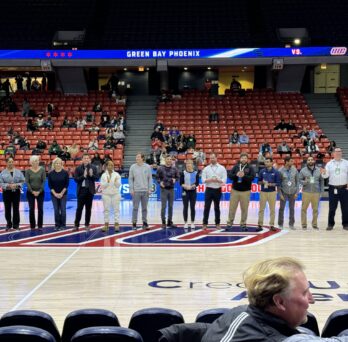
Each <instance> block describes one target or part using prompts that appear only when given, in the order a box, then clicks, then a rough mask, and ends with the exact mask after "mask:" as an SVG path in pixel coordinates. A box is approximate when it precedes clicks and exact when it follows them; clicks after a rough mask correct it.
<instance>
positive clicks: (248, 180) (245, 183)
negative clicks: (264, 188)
mask: <svg viewBox="0 0 348 342" xmlns="http://www.w3.org/2000/svg"><path fill="white" fill-rule="evenodd" d="M240 165H241V164H240V163H238V164H237V165H235V166H233V168H232V170H231V171H229V172H228V177H229V178H230V179H231V181H232V182H233V189H235V190H237V191H250V190H251V184H252V182H253V179H254V178H255V175H256V174H255V170H254V168H253V167H252V166H251V165H250V164H248V163H247V164H246V165H245V167H244V169H243V171H244V177H243V178H242V179H241V182H238V177H237V173H238V172H239V171H240ZM242 168H243V167H242Z"/></svg>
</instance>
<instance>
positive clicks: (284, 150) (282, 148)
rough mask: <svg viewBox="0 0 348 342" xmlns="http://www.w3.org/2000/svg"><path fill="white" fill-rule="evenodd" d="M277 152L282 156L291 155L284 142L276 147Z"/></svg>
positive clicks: (289, 148)
mask: <svg viewBox="0 0 348 342" xmlns="http://www.w3.org/2000/svg"><path fill="white" fill-rule="evenodd" d="M277 152H278V153H279V154H280V155H281V156H282V155H283V154H288V155H290V156H291V155H292V150H291V147H290V146H289V145H288V144H287V143H286V141H285V140H284V141H283V142H282V143H281V144H280V145H278V147H277Z"/></svg>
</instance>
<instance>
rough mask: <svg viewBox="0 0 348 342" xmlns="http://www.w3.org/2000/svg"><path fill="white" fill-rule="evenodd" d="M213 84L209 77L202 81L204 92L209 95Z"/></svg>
mask: <svg viewBox="0 0 348 342" xmlns="http://www.w3.org/2000/svg"><path fill="white" fill-rule="evenodd" d="M212 87H213V84H212V82H211V80H210V79H208V78H207V79H206V80H205V81H204V92H205V93H207V94H209V95H211V90H212Z"/></svg>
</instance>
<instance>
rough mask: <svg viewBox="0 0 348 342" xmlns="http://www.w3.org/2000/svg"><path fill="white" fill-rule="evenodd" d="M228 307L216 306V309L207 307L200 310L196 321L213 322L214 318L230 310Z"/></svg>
mask: <svg viewBox="0 0 348 342" xmlns="http://www.w3.org/2000/svg"><path fill="white" fill-rule="evenodd" d="M230 310H231V309H228V308H216V309H208V310H203V311H201V312H200V313H199V314H198V315H197V317H196V322H197V323H213V322H214V321H215V320H216V319H218V318H219V317H220V316H221V315H223V314H224V313H226V312H228V311H230Z"/></svg>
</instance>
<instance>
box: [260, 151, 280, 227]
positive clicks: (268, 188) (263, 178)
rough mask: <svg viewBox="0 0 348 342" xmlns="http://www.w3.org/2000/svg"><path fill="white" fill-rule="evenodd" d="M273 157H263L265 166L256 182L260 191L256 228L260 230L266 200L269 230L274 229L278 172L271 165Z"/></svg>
mask: <svg viewBox="0 0 348 342" xmlns="http://www.w3.org/2000/svg"><path fill="white" fill-rule="evenodd" d="M272 164H273V159H272V158H271V157H265V168H264V169H262V170H261V171H259V178H258V182H259V184H261V192H260V210H259V218H258V229H259V231H261V230H262V226H263V218H264V212H265V208H266V203H267V202H268V206H269V210H270V221H269V224H270V226H271V230H276V228H275V227H274V220H275V205H276V199H277V187H279V186H280V181H281V180H280V174H279V172H278V171H277V170H276V169H275V168H274V167H273V165H272Z"/></svg>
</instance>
